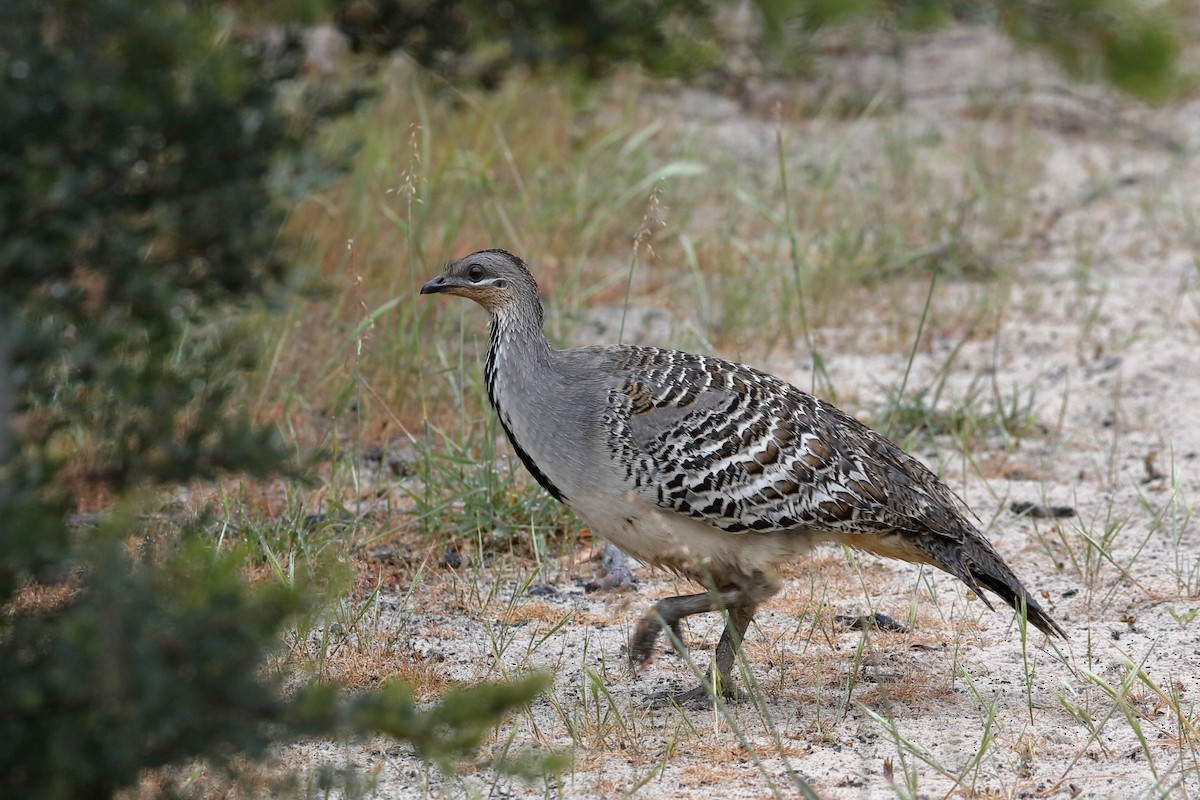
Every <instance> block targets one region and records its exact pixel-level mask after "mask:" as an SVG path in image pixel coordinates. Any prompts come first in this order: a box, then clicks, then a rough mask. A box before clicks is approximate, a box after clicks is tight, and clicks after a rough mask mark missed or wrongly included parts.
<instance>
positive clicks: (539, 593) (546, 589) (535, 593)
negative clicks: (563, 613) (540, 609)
mask: <svg viewBox="0 0 1200 800" xmlns="http://www.w3.org/2000/svg"><path fill="white" fill-rule="evenodd" d="M525 594H527V595H529V596H530V597H558V594H559V591H558V589H555V588H554V587H553V586H551V585H550V584H548V583H533V584H530V585H529V588H528V589H526V590H525Z"/></svg>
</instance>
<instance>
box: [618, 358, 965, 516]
mask: <svg viewBox="0 0 1200 800" xmlns="http://www.w3.org/2000/svg"><path fill="white" fill-rule="evenodd" d="M610 353H611V354H612V356H613V357H614V359H615V363H614V366H615V367H616V369H615V370H614V372H613V373H612V374H613V379H612V382H611V385H610V387H609V391H608V396H607V403H606V408H605V414H606V418H605V425H604V429H605V430H606V431H608V432H609V433H608V436H609V439H608V445H609V447H610V450H611V452H612V455H613V457H614V459H616V460H617V462H618V463H619V464H621V465H622V466H623V468H624V479H625V480H626V481H627V483H628V484H629V486H630V489H631V490H632V491H634V492H635V493H636V494H638V495H639V496H641V497H644V498H645V499H647V500H649V501H651V502H653V503H655V504H657V505H658V506H659V507H662V508H668V509H673V510H674V511H677V512H679V513H681V514H687V515H688V516H691V517H694V518H696V519H700V520H704V521H705V522H708V523H709V524H712V525H714V526H716V527H718V528H721V529H723V530H725V531H728V532H730V533H739V532H742V531H783V530H794V529H800V528H805V529H810V530H828V531H836V532H843V533H851V532H855V531H862V532H880V531H884V530H896V531H903V530H913V531H920V532H923V533H930V532H934V533H940V534H942V535H946V536H951V537H953V538H958V535H959V531H961V526H962V525H963V524H967V523H966V521H965V520H964V519H962V516H961V512H960V510H959V509H960V508H961V501H959V500H958V498H957V497H956V496H955V495H954V493H953V492H951V491H950V490H949V489H948V488H947V487H946V486H945V485H944V484H942V483H941V482H940V481H938V480H937V479H936V478H935V477H934V476H933V474H932V473H930V472H929V470H928V469H926V468H925V467H924V466H923V465H921V464H920V463H919V462H918V461H916V460H915V459H913V458H912V457H911V456H909V455H907V454H906V453H904V452H903V451H902V450H900V448H898V447H896V445H894V444H892V443H891V442H890V441H888V440H887V439H885V438H884V437H882V436H880V435H879V434H876V433H875V432H873V431H871V430H870V429H869V428H867V427H866V426H864V425H862V424H861V423H859V422H858V421H857V420H854V419H853V418H851V417H849V416H847V415H846V414H844V413H843V412H841V411H839V410H838V409H837V408H835V407H833V406H831V405H829V404H828V403H824V402H822V401H821V400H818V399H817V398H815V397H813V396H811V395H809V394H806V393H804V392H801V391H800V390H799V389H796V388H795V387H793V386H791V385H789V384H787V383H785V382H783V381H781V380H779V379H778V378H775V377H773V376H771V375H767V374H766V373H763V372H759V371H758V370H755V369H751V368H749V367H745V366H742V365H739V364H734V363H732V362H729V361H724V360H722V359H718V358H711V357H708V356H699V355H693V354H689V353H680V352H676V351H670V350H659V349H656V348H647V347H622V348H612V349H611V351H610ZM939 529H940V530H939Z"/></svg>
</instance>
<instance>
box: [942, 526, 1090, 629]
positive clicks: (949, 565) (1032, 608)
mask: <svg viewBox="0 0 1200 800" xmlns="http://www.w3.org/2000/svg"><path fill="white" fill-rule="evenodd" d="M918 547H919V548H920V549H922V550H924V551H925V553H926V554H927V555H928V556H929V558H930V560H931V561H932V562H933V563H934V564H935V565H936V566H938V567H941V568H942V569H944V570H945V571H946V572H949V573H950V574H951V575H953V576H954V577H956V578H958V579H959V580H960V581H962V582H963V583H965V584H966V585H967V586H969V587H971V589H973V590H974V591H975V593H976V594H977V595H979V597H980V598H981V599H982V600H983V602H984V603H986V604H987V606H988V608H992V604H991V603H990V602H989V601H988V599H987V598H986V597H985V596H984V594H983V589H984V588H986V589H989V590H991V591H992V592H993V593H995V594H996V595H997V596H998V597H1000V599H1002V600H1003V601H1004V602H1006V603H1008V604H1009V605H1010V606H1012V607H1013V608H1015V609H1016V610H1017V611H1018V612H1021V611H1022V609H1024V613H1025V618H1026V619H1027V620H1029V621H1030V622H1032V623H1033V624H1034V625H1036V626H1037V627H1038V629H1039V630H1041V631H1042V632H1043V633H1045V634H1046V635H1047V636H1059V637H1062V638H1063V639H1066V638H1067V634H1066V631H1064V630H1063V629H1062V628H1061V627H1060V626H1059V624H1058V623H1057V622H1055V621H1054V620H1053V619H1052V618H1051V617H1050V615H1049V614H1047V613H1046V611H1045V609H1043V608H1042V607H1041V605H1039V604H1038V601H1037V600H1034V599H1033V597H1032V596H1031V595H1030V594H1029V592H1028V591H1026V589H1025V587H1024V586H1023V585H1022V584H1021V581H1020V580H1018V579H1017V576H1016V575H1015V574H1013V571H1012V570H1011V569H1009V567H1008V565H1007V564H1005V563H1004V560H1003V559H1002V558H1000V554H999V553H997V552H996V551H995V549H994V548H993V547H992V545H991V544H990V543H989V542H988V541H987V539H984V538H983V536H982V535H980V534H979V533H976V532H975V531H974V530H972V531H969V533H968V535H964V536H963V538H962V540H961V541H955V540H953V539H950V538H948V537H947V538H943V537H940V536H935V537H921V540H920V542H919V543H918Z"/></svg>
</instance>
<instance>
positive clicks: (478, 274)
mask: <svg viewBox="0 0 1200 800" xmlns="http://www.w3.org/2000/svg"><path fill="white" fill-rule="evenodd" d="M467 277H468V278H470V279H471V280H473V281H478V280H480V279H482V278H483V267H481V266H479V265H478V264H472V265H471V268H470V269H469V270H467Z"/></svg>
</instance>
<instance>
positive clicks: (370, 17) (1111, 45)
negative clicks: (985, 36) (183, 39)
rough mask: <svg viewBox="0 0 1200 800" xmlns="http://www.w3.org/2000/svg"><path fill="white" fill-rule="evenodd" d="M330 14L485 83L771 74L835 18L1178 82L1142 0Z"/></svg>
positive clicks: (430, 6) (811, 0)
mask: <svg viewBox="0 0 1200 800" xmlns="http://www.w3.org/2000/svg"><path fill="white" fill-rule="evenodd" d="M334 14H335V19H336V20H337V22H338V25H339V26H340V27H341V29H342V30H343V31H344V32H345V33H346V34H347V36H349V38H350V40H351V42H352V44H353V45H354V46H355V47H356V48H358V49H374V50H380V51H390V50H396V49H399V50H403V51H405V52H407V53H408V54H409V55H411V56H412V57H413V58H414V59H415V60H416V61H418V62H419V63H421V64H423V65H425V66H428V67H431V68H433V69H435V70H438V71H439V72H442V73H444V74H448V75H457V76H466V77H469V78H474V79H478V80H480V81H482V82H483V83H485V84H494V83H495V82H496V81H497V80H499V79H500V77H501V76H502V75H503V74H504V72H505V71H506V70H508V69H511V68H512V67H514V66H517V65H524V66H532V67H549V68H561V67H571V68H574V69H577V70H579V71H581V72H582V73H584V74H585V75H587V76H589V77H595V76H597V75H599V74H601V73H602V72H603V71H604V70H606V69H607V68H609V67H611V66H612V65H613V64H616V63H619V62H635V63H638V64H640V65H642V66H643V67H645V68H647V69H649V70H650V71H652V72H655V73H658V74H663V75H695V74H697V73H700V72H704V71H706V70H713V69H716V70H721V69H724V68H725V67H727V66H728V61H729V56H730V55H731V53H732V52H733V51H734V50H736V49H737V48H736V47H731V45H732V44H733V43H734V42H737V43H738V44H739V45H741V46H746V45H748V46H749V49H750V51H751V52H752V54H753V58H754V59H755V60H757V61H758V62H760V63H761V65H763V67H764V68H766V69H768V70H771V69H779V68H787V67H788V66H789V65H790V66H792V67H794V65H797V64H805V63H807V62H808V61H809V60H811V57H812V56H813V55H814V53H815V44H814V40H813V36H814V34H815V33H816V32H818V31H820V30H823V29H827V28H830V27H833V26H838V25H846V24H850V23H856V22H868V23H872V24H877V25H882V26H885V27H887V28H892V29H901V30H902V29H909V30H911V29H920V30H927V29H931V28H936V27H938V26H941V25H945V24H947V23H950V22H952V21H955V20H963V21H971V22H976V23H986V24H991V25H994V26H997V27H999V28H1000V29H1001V30H1003V31H1004V32H1005V33H1006V34H1007V35H1008V36H1010V37H1011V38H1012V39H1014V40H1015V41H1016V42H1018V43H1020V44H1023V45H1030V46H1033V47H1037V48H1040V49H1042V50H1045V51H1047V52H1049V53H1050V54H1051V55H1052V56H1054V57H1055V58H1056V59H1057V60H1058V61H1059V63H1061V64H1062V65H1063V66H1064V67H1065V68H1066V70H1067V71H1068V72H1069V73H1070V74H1071V75H1072V76H1073V77H1076V78H1082V79H1088V80H1097V79H1100V80H1108V81H1110V82H1112V83H1113V84H1115V85H1116V86H1118V87H1120V88H1121V89H1124V90H1126V91H1128V92H1130V93H1132V94H1134V95H1137V96H1139V97H1142V98H1144V99H1148V100H1163V99H1166V98H1168V97H1170V96H1172V95H1173V94H1174V93H1175V92H1177V91H1178V90H1179V89H1180V88H1181V81H1182V78H1181V76H1180V75H1179V74H1178V71H1177V70H1178V60H1179V52H1180V37H1181V31H1182V30H1183V26H1182V24H1181V14H1182V4H1170V3H1163V4H1146V3H1141V2H1139V0H707V2H688V1H687V0H612V1H611V2H605V0H505V2H501V3H492V2H485V0H337V2H336V5H335V12H334ZM743 55H744V54H743Z"/></svg>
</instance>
